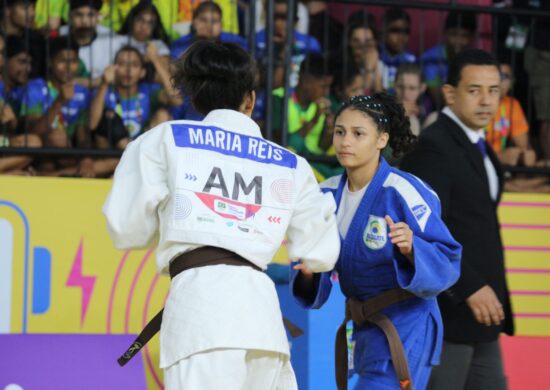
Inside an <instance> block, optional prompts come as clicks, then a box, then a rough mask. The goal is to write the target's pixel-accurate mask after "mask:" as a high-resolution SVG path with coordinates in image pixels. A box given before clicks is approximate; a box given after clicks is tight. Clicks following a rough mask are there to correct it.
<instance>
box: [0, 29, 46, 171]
mask: <svg viewBox="0 0 550 390" xmlns="http://www.w3.org/2000/svg"><path fill="white" fill-rule="evenodd" d="M5 47H6V45H5V41H4V37H3V36H2V35H0V69H4V49H5ZM5 93H6V90H5V85H4V81H3V78H2V72H0V126H1V129H0V146H2V147H7V146H12V147H16V148H20V147H37V148H39V147H40V146H42V143H41V142H40V138H39V137H38V136H36V135H33V134H28V135H15V133H14V130H15V129H16V127H17V118H16V116H15V114H14V112H13V110H12V108H11V106H10V105H9V104H8V103H7V101H6V95H5ZM32 161H33V158H32V157H31V156H25V155H19V156H1V155H0V173H2V174H12V175H13V174H29V173H30V172H31V171H29V170H28V169H27V168H28V167H29V166H30V164H31V163H32Z"/></svg>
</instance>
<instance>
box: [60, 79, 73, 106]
mask: <svg viewBox="0 0 550 390" xmlns="http://www.w3.org/2000/svg"><path fill="white" fill-rule="evenodd" d="M73 97H74V82H68V83H64V84H61V88H60V90H59V98H60V99H61V102H62V103H67V102H68V101H70V100H71V99H72V98H73Z"/></svg>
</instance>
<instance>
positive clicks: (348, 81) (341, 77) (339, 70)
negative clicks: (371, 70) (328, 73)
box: [330, 62, 363, 114]
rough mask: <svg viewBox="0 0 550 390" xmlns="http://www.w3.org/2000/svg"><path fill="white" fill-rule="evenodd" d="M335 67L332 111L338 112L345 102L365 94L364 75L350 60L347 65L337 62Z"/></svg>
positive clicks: (331, 98) (331, 96)
mask: <svg viewBox="0 0 550 390" xmlns="http://www.w3.org/2000/svg"><path fill="white" fill-rule="evenodd" d="M333 69H334V70H335V72H334V80H333V82H332V92H331V95H330V105H331V112H332V113H333V114H336V113H337V112H338V110H340V107H341V106H342V104H343V103H344V102H346V101H348V100H349V99H351V98H352V97H353V96H359V95H362V94H363V75H362V74H361V72H360V70H359V68H357V66H355V63H353V62H348V64H347V65H346V66H345V67H344V66H343V65H342V64H341V63H340V62H337V64H336V65H335V66H333Z"/></svg>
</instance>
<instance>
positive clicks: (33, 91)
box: [15, 80, 48, 116]
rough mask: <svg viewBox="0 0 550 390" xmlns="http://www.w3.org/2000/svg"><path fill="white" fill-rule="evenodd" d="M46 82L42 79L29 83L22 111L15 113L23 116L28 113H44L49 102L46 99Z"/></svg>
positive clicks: (24, 95) (22, 101)
mask: <svg viewBox="0 0 550 390" xmlns="http://www.w3.org/2000/svg"><path fill="white" fill-rule="evenodd" d="M44 88H46V83H45V82H42V80H40V81H39V80H32V81H31V82H29V83H28V84H27V88H26V89H25V92H24V94H23V98H22V100H21V112H19V113H15V114H16V115H17V114H19V115H21V116H26V115H42V114H44V113H45V112H46V110H47V109H48V107H47V102H46V101H45V99H44V92H43V91H42V90H43V89H44Z"/></svg>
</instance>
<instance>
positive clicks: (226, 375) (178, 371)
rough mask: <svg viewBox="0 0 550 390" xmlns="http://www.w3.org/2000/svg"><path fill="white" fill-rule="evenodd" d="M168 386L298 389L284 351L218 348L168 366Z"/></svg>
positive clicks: (182, 389)
mask: <svg viewBox="0 0 550 390" xmlns="http://www.w3.org/2000/svg"><path fill="white" fill-rule="evenodd" d="M164 386H165V387H164V388H165V390H297V389H298V385H297V383H296V377H295V375H294V370H293V369H292V366H291V364H290V360H289V359H288V357H287V356H286V355H284V354H281V353H277V352H270V351H260V350H250V349H249V350H247V349H224V348H220V349H214V350H209V351H205V352H201V353H196V354H193V355H191V356H189V357H187V358H186V359H181V360H179V361H178V362H177V363H175V364H173V365H171V366H169V367H167V368H166V369H165V370H164Z"/></svg>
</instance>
